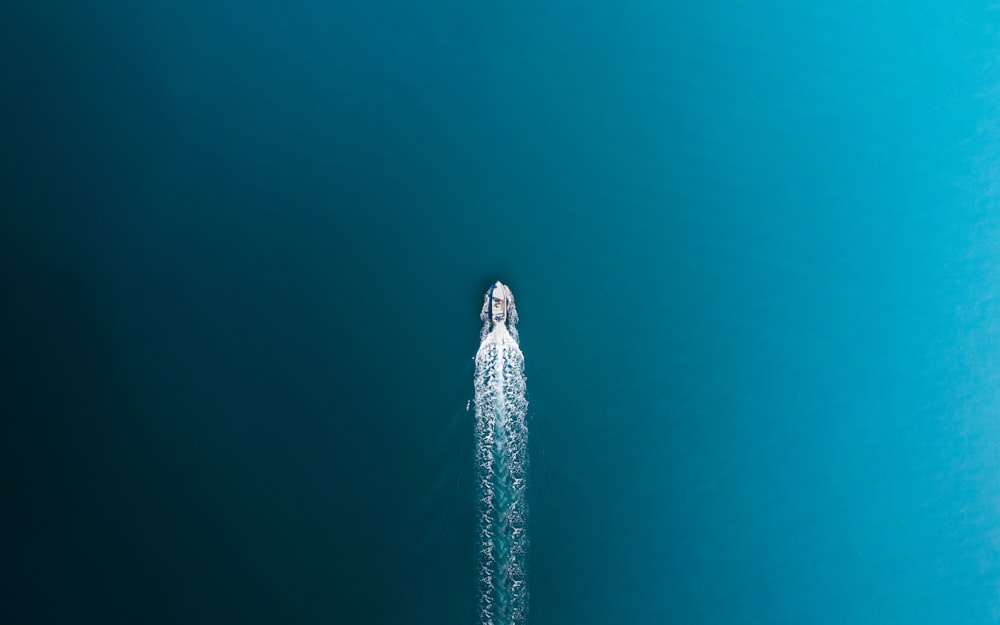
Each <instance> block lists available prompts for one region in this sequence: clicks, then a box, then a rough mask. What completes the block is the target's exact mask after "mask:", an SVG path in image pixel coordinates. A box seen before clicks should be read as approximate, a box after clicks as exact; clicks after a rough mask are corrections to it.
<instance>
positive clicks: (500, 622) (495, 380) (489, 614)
mask: <svg viewBox="0 0 1000 625" xmlns="http://www.w3.org/2000/svg"><path fill="white" fill-rule="evenodd" d="M481 316H482V318H483V321H484V322H485V323H484V325H483V331H482V341H481V343H480V345H479V351H478V352H476V375H475V393H476V394H475V405H476V472H477V474H476V478H477V479H476V483H477V502H478V510H477V512H478V515H479V519H478V520H479V580H478V594H479V597H478V612H479V622H480V625H517V624H523V623H525V622H526V621H527V612H528V586H527V551H528V534H527V525H526V521H527V513H528V509H527V501H526V499H525V488H526V486H527V484H526V478H527V468H528V447H527V445H528V427H527V423H526V421H525V417H526V414H527V408H528V401H527V399H526V397H525V379H524V356H523V355H522V354H521V348H520V347H519V346H518V338H517V329H516V327H515V325H516V323H517V311H516V309H515V308H514V298H513V296H512V295H511V293H510V289H508V288H507V287H506V286H504V285H503V284H501V283H500V282H497V283H496V284H494V285H493V286H491V287H490V290H489V291H488V292H487V294H486V300H485V302H484V304H483V312H482V315H481Z"/></svg>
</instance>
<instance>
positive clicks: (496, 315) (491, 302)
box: [483, 280, 513, 328]
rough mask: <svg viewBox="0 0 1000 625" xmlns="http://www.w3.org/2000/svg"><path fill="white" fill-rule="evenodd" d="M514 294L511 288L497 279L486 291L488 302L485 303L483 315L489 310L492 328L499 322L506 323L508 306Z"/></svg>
mask: <svg viewBox="0 0 1000 625" xmlns="http://www.w3.org/2000/svg"><path fill="white" fill-rule="evenodd" d="M512 300H513V296H512V295H511V292H510V288H509V287H508V286H507V285H505V284H504V283H502V282H500V281H499V280H497V281H496V282H495V283H494V284H493V285H492V286H491V287H490V290H489V291H487V292H486V302H484V303H483V315H484V316H485V315H486V314H487V310H488V311H489V312H488V314H489V319H490V328H493V327H494V326H496V325H497V324H498V323H499V324H505V323H506V321H507V308H508V306H510V303H511V301H512Z"/></svg>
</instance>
